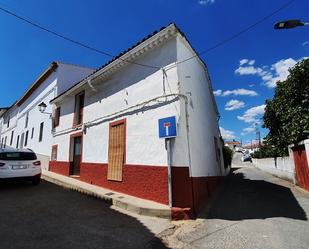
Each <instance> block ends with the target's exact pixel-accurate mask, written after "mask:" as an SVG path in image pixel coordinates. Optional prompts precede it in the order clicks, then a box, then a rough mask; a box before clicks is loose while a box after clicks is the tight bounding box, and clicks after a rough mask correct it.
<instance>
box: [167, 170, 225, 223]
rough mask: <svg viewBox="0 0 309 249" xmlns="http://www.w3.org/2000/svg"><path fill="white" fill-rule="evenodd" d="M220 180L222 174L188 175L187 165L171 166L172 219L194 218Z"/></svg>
mask: <svg viewBox="0 0 309 249" xmlns="http://www.w3.org/2000/svg"><path fill="white" fill-rule="evenodd" d="M222 180H223V177H222V176H208V177H190V176H189V168H188V167H173V168H172V183H173V184H172V190H173V208H172V219H173V220H183V219H190V218H195V217H196V216H197V214H198V212H199V211H200V210H201V208H202V207H203V206H204V205H206V204H207V201H208V200H209V197H210V196H211V195H212V194H213V193H214V192H215V191H216V189H217V187H218V186H219V185H220V183H221V182H222Z"/></svg>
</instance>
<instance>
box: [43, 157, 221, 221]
mask: <svg viewBox="0 0 309 249" xmlns="http://www.w3.org/2000/svg"><path fill="white" fill-rule="evenodd" d="M107 169H108V165H107V164H102V163H85V162H83V163H81V168H80V180H81V181H84V182H88V183H90V184H94V185H97V186H101V187H104V188H107V189H110V190H114V191H117V192H121V193H124V194H128V195H132V196H136V197H139V198H143V199H147V200H152V201H155V202H158V203H162V204H165V205H167V204H168V180H167V167H159V166H146V165H128V164H127V165H124V166H123V180H122V181H121V182H118V181H109V180H107ZM49 170H50V171H52V172H55V173H58V174H62V175H65V176H69V172H70V163H69V162H59V161H51V162H50V163H49ZM222 179H223V178H222V177H217V176H215V177H190V176H189V168H188V167H172V191H173V194H172V196H173V208H172V210H171V211H172V212H171V213H172V219H173V220H182V219H191V218H195V217H196V215H197V213H198V212H199V211H200V209H201V207H203V205H204V204H206V203H207V200H208V199H209V197H210V195H211V194H213V193H214V192H215V190H216V189H217V187H218V185H219V184H220V183H221V181H222Z"/></svg>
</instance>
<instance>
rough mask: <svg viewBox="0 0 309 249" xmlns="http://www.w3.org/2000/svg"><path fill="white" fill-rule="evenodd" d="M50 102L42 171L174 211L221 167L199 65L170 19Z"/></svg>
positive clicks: (193, 203) (191, 206)
mask: <svg viewBox="0 0 309 249" xmlns="http://www.w3.org/2000/svg"><path fill="white" fill-rule="evenodd" d="M188 58H191V59H189V60H187V59H188ZM184 60H185V61H184ZM51 103H52V104H53V109H54V110H57V109H58V108H60V109H61V112H60V118H59V123H58V125H57V127H55V129H54V130H53V140H52V146H51V148H50V150H52V153H51V154H52V157H51V161H50V164H49V170H50V171H53V172H56V173H59V174H62V175H66V176H73V177H76V178H77V179H80V180H81V181H85V182H88V183H91V184H94V185H98V186H102V187H104V188H108V189H111V190H115V191H119V192H123V193H126V194H129V195H134V196H137V197H140V198H144V199H148V200H152V201H155V202H159V203H163V204H166V205H168V204H170V205H171V206H172V207H173V208H172V210H173V215H176V216H177V215H183V216H186V215H188V216H192V215H194V214H196V213H197V212H198V210H199V208H200V207H201V205H202V204H203V203H204V202H205V201H206V200H207V198H208V197H209V195H210V194H211V193H212V192H213V191H214V189H215V187H216V186H217V184H218V183H219V182H220V180H221V179H222V177H223V176H224V175H225V174H226V173H227V169H225V168H224V165H223V155H222V145H223V144H222V143H221V138H220V135H219V134H220V132H219V127H218V122H217V120H218V110H217V106H216V103H215V100H214V96H213V91H212V87H211V83H210V79H209V74H208V71H207V67H206V65H205V64H204V62H203V61H202V60H201V59H200V58H199V57H198V55H197V54H196V52H195V51H194V49H193V48H192V47H191V45H190V43H189V42H188V40H187V39H186V37H185V36H184V34H183V33H182V32H181V31H180V30H179V29H178V28H177V27H176V26H175V25H174V24H171V25H169V26H168V27H166V28H163V29H161V30H160V31H159V32H155V33H154V34H152V35H150V36H148V37H146V38H145V39H143V40H142V41H140V42H139V43H137V44H136V45H135V46H133V47H131V48H129V49H128V50H126V51H125V52H123V53H121V54H120V55H119V56H117V57H116V58H114V59H113V60H111V61H110V62H108V63H107V64H105V65H103V66H102V67H101V68H99V69H98V70H97V71H95V72H93V73H92V74H91V75H89V76H87V77H86V78H85V79H83V80H81V81H80V82H78V83H77V84H75V85H74V86H72V87H70V88H69V89H68V90H67V91H65V92H63V93H62V94H58V95H57V97H55V98H53V99H52V100H51ZM166 117H175V118H176V126H177V131H178V134H177V137H176V138H173V139H171V153H170V154H168V152H167V147H166V141H165V139H163V138H159V128H158V120H159V119H161V118H166ZM170 125H171V123H169V122H166V123H164V127H165V128H166V134H168V133H169V130H168V129H169V126H170ZM169 159H170V160H169ZM169 164H171V165H172V167H171V185H169V183H168V177H169V173H168V165H169ZM169 187H170V188H169ZM169 189H171V191H169ZM169 194H170V196H171V199H169Z"/></svg>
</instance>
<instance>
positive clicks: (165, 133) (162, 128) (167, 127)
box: [159, 116, 177, 138]
mask: <svg viewBox="0 0 309 249" xmlns="http://www.w3.org/2000/svg"><path fill="white" fill-rule="evenodd" d="M176 136H177V127H176V117H175V116H173V117H168V118H161V119H159V138H171V137H176Z"/></svg>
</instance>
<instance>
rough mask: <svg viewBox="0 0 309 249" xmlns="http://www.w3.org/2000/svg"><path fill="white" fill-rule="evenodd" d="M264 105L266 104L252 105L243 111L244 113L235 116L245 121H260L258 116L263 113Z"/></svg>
mask: <svg viewBox="0 0 309 249" xmlns="http://www.w3.org/2000/svg"><path fill="white" fill-rule="evenodd" d="M265 107H266V105H260V106H255V107H252V108H250V109H248V110H247V111H245V113H244V115H242V116H237V118H238V119H239V120H242V121H244V122H246V123H260V120H259V118H260V117H261V115H263V114H264V112H265Z"/></svg>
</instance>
